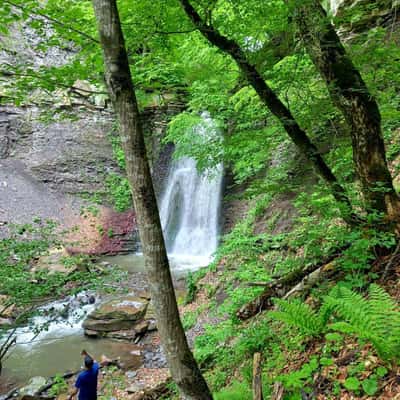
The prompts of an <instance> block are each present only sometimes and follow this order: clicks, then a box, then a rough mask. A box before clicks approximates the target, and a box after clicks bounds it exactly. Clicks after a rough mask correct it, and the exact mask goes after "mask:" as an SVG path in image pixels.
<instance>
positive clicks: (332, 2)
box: [330, 0, 344, 15]
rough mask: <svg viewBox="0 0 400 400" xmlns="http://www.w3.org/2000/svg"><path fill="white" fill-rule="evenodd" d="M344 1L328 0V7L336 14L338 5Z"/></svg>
mask: <svg viewBox="0 0 400 400" xmlns="http://www.w3.org/2000/svg"><path fill="white" fill-rule="evenodd" d="M343 2H344V0H330V8H331V11H332V14H333V15H336V13H337V11H338V9H339V7H340V6H341V4H342V3H343Z"/></svg>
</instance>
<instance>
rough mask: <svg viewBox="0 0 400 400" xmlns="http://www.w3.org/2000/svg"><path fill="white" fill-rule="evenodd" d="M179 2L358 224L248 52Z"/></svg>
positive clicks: (340, 190) (184, 0)
mask: <svg viewBox="0 0 400 400" xmlns="http://www.w3.org/2000/svg"><path fill="white" fill-rule="evenodd" d="M179 1H180V3H181V5H182V7H183V9H184V11H185V12H186V14H187V15H188V17H189V18H190V19H191V21H192V23H193V24H194V25H195V26H196V27H197V29H198V30H199V31H200V32H201V33H202V35H203V36H204V37H205V38H206V39H208V40H209V42H210V43H212V44H213V45H214V46H216V47H218V48H219V49H220V50H222V51H223V52H225V53H227V54H229V55H230V56H231V57H232V58H233V59H234V60H235V61H236V63H237V65H238V66H239V68H240V70H241V71H242V72H243V74H244V76H245V77H246V78H247V80H248V82H249V83H250V84H251V86H252V87H253V88H254V90H255V91H256V92H257V94H258V96H259V97H260V99H261V100H262V102H263V103H264V104H265V105H266V106H267V107H268V108H269V110H270V111H271V113H272V114H273V115H275V117H276V118H278V120H279V121H280V123H281V124H282V125H283V127H284V128H285V130H286V132H287V134H288V135H289V137H290V138H291V139H292V141H293V142H294V144H295V145H296V146H297V147H298V148H299V150H300V151H301V153H302V154H303V155H304V156H305V157H306V159H307V160H309V161H310V162H311V163H312V165H313V167H314V169H315V171H316V172H317V174H318V175H319V176H320V177H321V178H322V179H323V180H324V181H325V183H326V184H327V185H328V187H329V188H330V190H331V193H332V195H333V196H334V198H335V199H336V200H337V202H338V203H339V204H341V205H342V209H343V212H342V215H343V219H345V220H346V222H348V223H349V224H352V225H353V224H355V223H356V222H357V218H356V217H355V215H354V214H353V213H352V211H351V210H352V207H351V203H350V200H349V199H348V197H347V195H346V192H345V190H344V188H343V187H342V186H341V185H340V183H339V182H338V180H337V178H336V177H335V175H334V174H333V172H332V170H331V169H330V168H329V166H328V165H327V164H326V163H325V161H324V159H323V158H322V156H321V154H320V153H319V151H318V149H317V148H316V146H314V144H313V143H312V142H311V140H310V139H309V137H308V136H307V134H306V133H305V132H304V131H303V130H302V129H301V127H300V126H299V124H298V123H297V121H296V120H295V118H294V117H293V115H292V113H291V112H290V110H289V109H288V108H287V107H286V106H285V105H284V104H283V102H282V101H281V100H280V99H279V97H278V96H277V95H276V93H275V92H274V91H273V90H272V89H271V88H270V87H269V85H268V84H267V82H266V81H265V79H264V78H263V77H262V75H261V73H260V72H258V70H257V68H256V66H255V65H253V64H252V63H251V62H250V61H249V60H248V59H247V57H246V55H245V53H244V52H243V51H242V49H241V48H240V46H239V45H238V44H237V43H236V42H235V41H234V40H232V39H229V38H227V37H225V36H223V35H222V34H221V33H220V32H219V31H218V30H217V29H216V28H215V27H213V26H212V25H210V24H207V23H205V22H204V20H203V19H202V18H201V17H200V15H199V14H198V12H197V11H196V10H195V8H194V7H193V6H192V4H191V3H190V0H179Z"/></svg>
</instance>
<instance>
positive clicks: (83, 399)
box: [68, 350, 100, 400]
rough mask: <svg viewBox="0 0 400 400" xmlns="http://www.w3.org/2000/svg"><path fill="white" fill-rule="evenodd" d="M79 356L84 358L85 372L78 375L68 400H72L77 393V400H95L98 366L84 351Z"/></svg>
mask: <svg viewBox="0 0 400 400" xmlns="http://www.w3.org/2000/svg"><path fill="white" fill-rule="evenodd" d="M81 355H82V356H84V364H85V370H84V371H82V372H81V373H80V374H79V375H78V378H77V380H76V382H75V387H74V390H73V392H72V393H71V394H70V396H69V397H68V399H69V400H72V399H73V398H75V396H76V395H77V394H78V392H79V396H78V399H79V400H97V378H98V375H99V368H100V366H99V364H98V363H97V362H95V361H94V360H93V357H91V356H90V355H89V354H88V353H87V352H86V350H82V353H81Z"/></svg>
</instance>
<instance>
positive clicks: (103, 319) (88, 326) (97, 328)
mask: <svg viewBox="0 0 400 400" xmlns="http://www.w3.org/2000/svg"><path fill="white" fill-rule="evenodd" d="M148 304H149V301H148V299H145V298H142V297H136V296H132V295H128V296H124V297H119V298H117V299H114V300H111V301H108V302H105V303H103V304H101V305H100V306H99V307H98V308H97V309H96V310H94V311H93V312H92V313H90V314H89V315H88V317H87V318H86V320H85V321H84V322H83V325H82V326H83V328H85V330H86V331H87V332H88V333H89V334H90V336H94V332H102V333H105V332H115V331H123V330H132V329H134V327H135V325H136V324H137V323H138V322H139V321H141V320H142V319H143V318H144V316H145V314H146V311H147V307H148Z"/></svg>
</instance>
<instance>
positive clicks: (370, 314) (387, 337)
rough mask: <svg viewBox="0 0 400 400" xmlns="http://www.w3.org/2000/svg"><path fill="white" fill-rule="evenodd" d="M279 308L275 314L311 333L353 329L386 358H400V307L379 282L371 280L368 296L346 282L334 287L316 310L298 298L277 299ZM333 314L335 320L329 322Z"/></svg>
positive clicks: (389, 359)
mask: <svg viewBox="0 0 400 400" xmlns="http://www.w3.org/2000/svg"><path fill="white" fill-rule="evenodd" d="M276 304H277V305H278V306H279V311H274V312H272V313H271V314H272V317H273V318H275V319H277V320H280V321H283V322H285V323H287V324H288V325H291V326H296V327H298V328H299V330H300V331H301V332H302V333H303V334H306V335H309V336H318V335H321V334H322V333H324V332H326V331H327V330H328V329H333V330H339V331H341V332H343V333H347V334H349V333H351V334H355V335H357V336H358V337H359V338H361V339H364V340H367V341H369V342H370V343H371V344H372V345H373V347H374V348H375V350H376V352H377V353H378V355H379V356H380V357H381V358H382V359H383V360H386V361H392V360H396V359H400V310H399V307H398V304H397V302H396V301H395V300H394V299H392V298H391V296H390V295H389V294H388V293H387V292H386V291H385V290H384V289H382V288H381V287H379V286H378V285H375V284H372V285H371V286H370V288H369V293H368V297H364V296H362V295H361V294H359V293H356V292H354V291H352V290H350V289H348V288H346V287H344V286H340V285H338V286H336V287H334V288H333V289H332V290H331V292H330V293H329V295H328V296H326V297H325V298H324V301H323V304H322V306H321V308H320V310H319V311H318V312H317V311H315V310H313V309H312V308H311V307H310V306H308V305H307V304H305V303H302V302H300V301H299V300H294V301H285V300H277V301H276ZM332 317H334V318H335V321H334V322H333V323H331V324H329V325H328V322H329V320H330V319H331V318H332Z"/></svg>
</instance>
